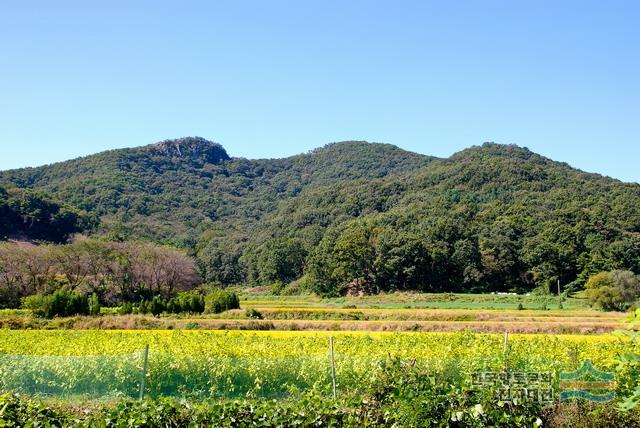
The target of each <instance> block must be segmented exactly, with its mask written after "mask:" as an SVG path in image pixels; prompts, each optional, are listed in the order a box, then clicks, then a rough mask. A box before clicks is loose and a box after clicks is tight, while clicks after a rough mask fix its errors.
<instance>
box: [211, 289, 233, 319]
mask: <svg viewBox="0 0 640 428" xmlns="http://www.w3.org/2000/svg"><path fill="white" fill-rule="evenodd" d="M239 308H240V299H238V296H237V295H236V294H235V293H232V292H230V291H225V290H215V291H212V292H211V293H209V294H207V295H206V296H205V298H204V312H205V313H207V314H219V313H220V312H224V311H228V310H229V309H239Z"/></svg>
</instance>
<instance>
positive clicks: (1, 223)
mask: <svg viewBox="0 0 640 428" xmlns="http://www.w3.org/2000/svg"><path fill="white" fill-rule="evenodd" d="M96 224H97V217H95V216H91V215H88V214H87V213H85V212H81V211H79V210H77V209H75V208H73V207H70V206H68V205H65V204H62V203H60V202H59V201H56V200H52V199H51V198H50V197H48V196H47V195H46V194H44V193H42V192H38V191H34V190H30V189H17V188H10V189H6V188H4V187H1V186H0V240H4V239H7V238H15V239H19V240H31V241H45V242H57V243H60V242H65V241H66V240H67V239H68V238H69V236H70V235H72V234H73V233H78V232H84V231H87V230H89V229H91V228H92V227H94V226H96Z"/></svg>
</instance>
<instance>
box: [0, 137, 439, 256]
mask: <svg viewBox="0 0 640 428" xmlns="http://www.w3.org/2000/svg"><path fill="white" fill-rule="evenodd" d="M431 159H432V158H430V157H427V156H423V155H418V154H415V153H410V152H406V151H403V150H400V149H399V148H397V147H394V146H391V145H386V144H368V143H365V142H345V143H337V144H330V145H328V146H325V147H323V148H321V149H317V150H315V151H313V152H311V153H308V154H304V155H298V156H293V157H289V158H286V159H259V160H248V159H243V158H234V159H232V158H230V157H229V155H228V154H227V152H226V151H225V150H224V148H223V147H222V146H220V145H219V144H216V143H212V142H210V141H207V140H205V139H203V138H182V139H178V140H168V141H163V142H160V143H157V144H152V145H149V146H144V147H138V148H132V149H120V150H112V151H108V152H104V153H99V154H96V155H92V156H88V157H84V158H79V159H74V160H70V161H67V162H61V163H58V164H53V165H47V166H43V167H38V168H25V169H19V170H12V171H5V172H0V183H2V182H4V183H9V184H11V185H14V186H17V187H28V188H36V189H41V190H44V191H47V192H50V193H52V194H54V195H55V196H56V197H58V198H59V199H61V200H64V201H66V202H67V203H69V204H72V205H75V206H76V207H79V208H81V209H84V210H87V211H91V212H94V213H96V214H97V215H99V216H101V218H102V221H103V230H106V231H108V232H111V233H113V234H119V235H121V236H122V237H125V238H126V237H143V238H149V239H152V240H155V241H158V242H163V243H171V244H177V245H179V246H192V245H193V244H194V243H195V242H196V241H197V239H198V237H199V236H200V233H201V232H202V231H203V230H206V229H208V228H209V227H211V226H213V225H214V224H219V223H234V224H237V225H238V227H242V228H245V229H246V228H248V227H251V226H250V225H251V224H253V223H255V222H256V221H258V220H260V219H261V218H262V217H263V216H264V215H265V214H266V213H268V212H271V211H272V210H273V209H275V207H276V206H277V204H278V202H279V201H281V200H284V199H288V198H291V197H294V196H296V195H297V194H298V193H300V192H301V191H302V190H303V189H305V188H307V187H310V186H314V185H322V184H328V183H335V182H347V181H352V180H357V179H372V178H377V177H383V176H386V175H389V174H401V173H407V172H412V171H415V170H417V169H419V168H421V167H422V166H425V165H426V164H428V163H429V161H430V160H431Z"/></svg>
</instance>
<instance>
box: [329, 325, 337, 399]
mask: <svg viewBox="0 0 640 428" xmlns="http://www.w3.org/2000/svg"><path fill="white" fill-rule="evenodd" d="M329 352H330V353H331V380H332V382H333V399H334V400H335V399H336V360H335V357H334V355H333V336H330V337H329Z"/></svg>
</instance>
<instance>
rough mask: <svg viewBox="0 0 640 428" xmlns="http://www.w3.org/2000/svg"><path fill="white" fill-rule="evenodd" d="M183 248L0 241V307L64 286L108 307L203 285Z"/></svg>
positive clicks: (172, 294) (117, 243) (118, 243)
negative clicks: (37, 243) (94, 297)
mask: <svg viewBox="0 0 640 428" xmlns="http://www.w3.org/2000/svg"><path fill="white" fill-rule="evenodd" d="M201 282H202V281H201V279H200V276H199V274H198V270H197V267H196V264H195V262H194V260H193V259H192V258H190V257H188V256H186V255H185V254H184V253H183V252H182V251H180V250H176V249H173V248H168V247H162V246H158V245H156V244H151V243H143V242H105V241H99V240H93V239H87V240H82V241H79V242H75V243H72V244H66V245H37V246H36V245H30V244H24V243H22V244H14V243H0V307H4V308H16V307H19V306H20V304H21V300H22V299H23V298H25V297H27V296H31V295H50V294H52V293H54V292H56V291H57V290H59V289H67V290H70V291H74V292H79V293H82V294H84V295H92V294H95V295H96V296H97V297H98V299H99V301H100V303H101V304H104V305H109V306H115V305H119V304H121V303H123V302H138V301H141V300H150V299H152V298H153V297H154V296H161V297H164V298H169V297H172V296H174V295H175V294H176V293H177V292H179V291H185V290H191V289H193V288H195V287H196V286H197V285H199V284H200V283H201Z"/></svg>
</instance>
